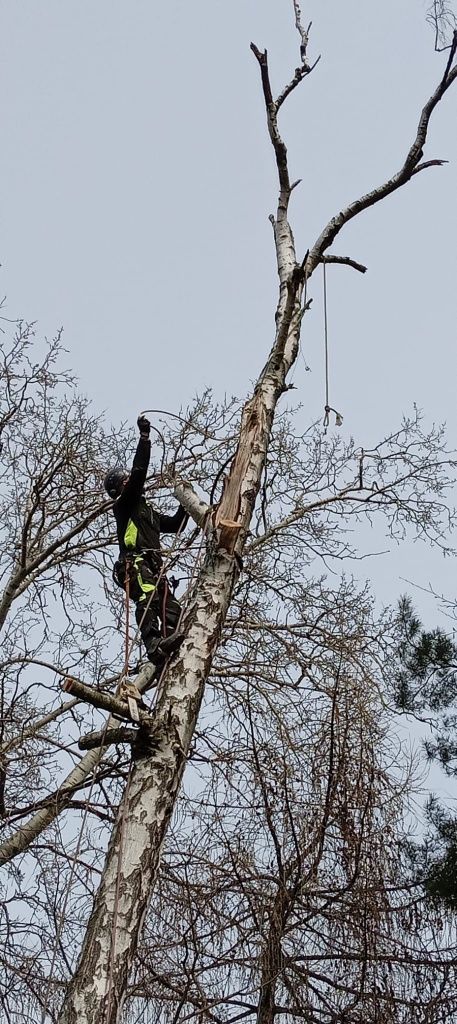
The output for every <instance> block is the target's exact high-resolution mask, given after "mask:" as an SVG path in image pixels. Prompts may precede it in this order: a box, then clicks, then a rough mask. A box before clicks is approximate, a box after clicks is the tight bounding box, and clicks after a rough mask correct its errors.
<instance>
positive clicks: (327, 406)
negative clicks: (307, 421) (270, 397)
mask: <svg viewBox="0 0 457 1024" xmlns="http://www.w3.org/2000/svg"><path fill="white" fill-rule="evenodd" d="M322 270H323V278H324V282H323V284H324V287H323V292H324V351H325V406H324V422H323V427H324V433H325V434H326V433H327V427H328V426H329V424H330V413H331V412H334V413H335V426H336V427H341V425H342V423H343V417H342V415H341V413H340V412H338V410H337V409H333V407H332V406H331V405H330V402H329V369H328V314H327V270H326V265H325V259H323V260H322Z"/></svg>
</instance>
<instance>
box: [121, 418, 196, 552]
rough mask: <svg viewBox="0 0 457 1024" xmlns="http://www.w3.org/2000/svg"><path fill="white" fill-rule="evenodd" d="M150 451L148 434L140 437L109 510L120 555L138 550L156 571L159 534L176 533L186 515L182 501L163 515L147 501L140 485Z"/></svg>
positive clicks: (144, 477) (141, 484)
mask: <svg viewBox="0 0 457 1024" xmlns="http://www.w3.org/2000/svg"><path fill="white" fill-rule="evenodd" d="M150 454H151V442H150V440H149V438H148V437H140V440H139V441H138V447H137V450H136V452H135V458H134V460H133V464H132V469H131V473H130V476H129V479H128V481H127V483H126V484H125V487H124V488H123V490H122V493H121V494H120V495H119V497H118V498H117V500H116V502H115V504H114V506H113V512H114V516H115V519H116V526H117V537H118V541H119V553H120V557H121V558H125V556H126V555H127V554H128V553H129V552H130V553H132V554H142V555H144V557H145V558H146V559H147V561H148V563H149V564H150V566H151V568H152V569H156V570H157V571H158V570H159V569H160V567H161V565H162V556H161V554H160V534H161V533H177V532H178V530H179V528H180V526H182V525H185V524H186V523H187V520H188V518H189V517H188V515H187V512H185V511H184V509H183V507H182V505H179V506H178V509H177V511H176V512H175V514H174V516H167V515H163V514H162V513H161V512H156V510H155V509H154V508H152V506H151V505H148V503H147V501H146V498H145V497H144V494H143V487H144V485H145V482H146V475H147V472H148V466H149V457H150Z"/></svg>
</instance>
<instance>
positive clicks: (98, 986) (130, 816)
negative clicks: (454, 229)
mask: <svg viewBox="0 0 457 1024" xmlns="http://www.w3.org/2000/svg"><path fill="white" fill-rule="evenodd" d="M282 239H283V240H281V242H280V243H279V244H280V257H281V264H282V266H283V268H284V271H283V273H284V285H283V287H282V288H281V296H280V303H279V308H278V317H277V322H278V329H277V335H276V341H275V345H274V347H273V349H272V352H271V354H270V357H269V360H268V362H267V365H266V367H265V369H264V370H263V372H262V374H261V376H260V377H259V380H258V382H257V385H256V388H255V391H254V395H253V396H252V398H251V399H250V400H249V401H248V402H247V403H246V405H245V407H244V410H243V415H242V421H241V428H240V437H239V444H238V449H237V452H236V454H235V456H234V459H233V462H232V466H231V469H230V473H229V476H228V480H227V482H226V486H225V490H224V494H223V497H222V501H221V503H220V507H219V510H218V514H217V518H216V523H215V524H214V525H213V526H212V527H211V528H210V532H209V537H208V543H207V552H206V558H205V562H204V565H203V568H202V570H201V573H200V576H199V579H198V581H197V584H196V587H195V592H194V595H193V598H192V600H191V603H190V607H189V610H188V612H187V615H186V618H185V620H184V623H183V626H184V629H185V632H186V639H185V641H184V643H183V645H182V648H181V651H180V654H179V657H178V658H176V659H175V660H174V661H173V663H172V665H171V668H170V669H169V671H168V672H167V675H166V678H165V682H164V685H163V688H162V692H161V693H160V694H159V696H158V702H157V705H156V721H155V726H154V730H153V734H152V735H151V749H152V752H150V751H147V750H145V751H141V752H140V753H139V754H137V756H135V758H134V763H133V767H132V773H131V779H130V782H129V785H128V787H127V790H126V793H125V797H124V801H123V803H122V806H121V808H120V809H119V813H118V817H117V822H116V826H115V828H114V832H113V836H112V841H111V844H110V847H109V850H108V854H107V860H106V866H105V870H104V873H103V879H102V882H101V885H100V889H99V892H98V894H97V897H96V900H95V904H94V909H93V912H92V915H91V918H90V922H89V925H88V928H87V932H86V937H85V941H84V945H83V949H82V952H81V956H80V960H79V965H78V968H77V971H76V973H75V975H74V977H73V979H72V982H71V984H70V986H69V988H68V992H67V995H66V999H65V1003H64V1007H63V1010H62V1014H61V1016H60V1018H59V1019H60V1021H61V1024H70V1022H71V1024H76V1021H78V1024H83V1022H84V1024H86V1022H87V1024H89V1022H90V1021H94V1020H97V1019H100V1020H103V1021H106V1024H108V1022H109V1024H114V1022H116V1021H119V1020H120V1016H121V1012H122V1004H123V999H124V996H125V990H126V984H127V977H128V973H129V971H130V968H131V965H132V961H133V957H134V953H135V950H136V946H137V942H138V936H139V934H140V930H141V926H142V923H143V920H144V916H145V913H146V910H147V906H148V902H149V899H150V897H151V893H152V889H153V884H154V879H155V877H156V874H157V868H158V864H159V858H160V851H161V848H162V843H163V840H164V837H165V834H166V830H167V826H168V823H169V820H170V817H171V814H172V812H173V808H174V805H175V802H176V798H177V796H178V793H179V788H180V783H181V778H182V773H183V770H184V767H185V763H186V757H187V754H188V751H189V747H190V744H191V741H192V737H193V734H194V729H195V724H196V721H197V717H198V712H199V709H200V704H201V700H202V697H203V692H204V687H205V682H206V680H207V678H208V675H209V672H210V668H211V663H212V658H213V654H214V651H215V650H216V647H217V643H218V639H219V636H220V631H221V627H222V624H223V622H224V619H225V616H226V614H227V609H228V607H229V604H230V597H231V594H232V589H233V585H234V582H235V580H236V578H237V576H238V573H239V571H240V564H241V562H240V559H241V555H242V551H243V547H244V543H245V539H246V535H247V531H248V528H249V523H250V520H251V515H252V511H253V508H254V504H255V500H256V496H257V493H258V490H259V486H260V481H261V477H262V470H263V466H264V461H265V454H266V451H267V446H268V438H269V435H270V431H271V426H272V422H273V416H274V410H275V407H276V403H277V401H278V398H279V397H280V395H281V394H282V392H283V390H284V385H285V380H286V375H287V372H288V370H289V369H290V366H291V365H292V363H293V361H294V359H295V358H296V354H297V348H298V332H299V323H300V319H301V308H300V303H301V293H302V286H303V285H302V280H303V279H302V275H295V276H294V274H293V270H294V267H295V258H294V250H293V242H292V238H291V234H290V232H288V231H285V232H284V230H283V231H282ZM286 268H290V282H287V281H286V274H287V270H286ZM183 497H184V498H185V495H183Z"/></svg>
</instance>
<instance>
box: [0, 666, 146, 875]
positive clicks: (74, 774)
mask: <svg viewBox="0 0 457 1024" xmlns="http://www.w3.org/2000/svg"><path fill="white" fill-rule="evenodd" d="M153 675H154V666H153V665H146V666H145V668H144V669H142V671H141V672H140V673H139V675H138V676H137V677H136V679H135V683H136V685H137V686H138V689H139V690H141V691H143V690H145V689H146V688H147V686H148V684H149V683H150V681H151V678H152V676H153ZM72 703H73V702H72V701H70V702H69V704H68V706H69V707H70V706H71V705H72ZM117 724H118V723H117V721H116V719H114V718H112V717H111V716H110V717H109V718H108V720H107V725H106V728H109V727H111V726H113V725H117ZM108 749H109V747H108V746H104V747H98V749H96V750H90V751H89V752H88V753H87V754H85V755H84V757H82V758H81V760H80V761H79V762H78V764H77V765H76V766H75V767H74V768H73V769H72V770H71V772H70V773H69V774H68V775H67V777H66V779H64V781H63V783H62V785H61V786H59V789H58V790H57V791H56V792H55V793H53V794H52V798H50V801H49V804H48V805H47V806H46V807H43V808H40V810H38V811H36V813H35V814H34V815H32V817H31V818H30V819H29V821H28V822H27V823H26V825H23V826H22V827H21V828H19V829H17V831H16V832H15V833H14V835H12V836H10V837H9V838H8V839H5V841H4V842H3V843H1V844H0V866H1V865H3V864H7V863H8V861H10V860H12V859H13V858H14V857H17V856H18V854H20V853H24V852H25V850H27V849H28V847H29V846H30V845H31V844H32V843H33V842H34V841H35V840H36V839H37V838H38V836H40V835H41V833H42V832H44V830H45V829H46V828H48V826H49V825H51V824H52V822H53V821H54V820H55V819H56V818H57V816H58V815H59V814H60V813H61V811H63V810H64V809H65V807H68V804H69V803H71V800H72V797H73V796H74V794H75V792H76V791H77V790H79V789H80V788H81V786H83V785H84V784H85V783H86V782H87V780H88V779H89V778H90V776H91V775H92V774H93V772H94V771H96V770H98V768H99V766H100V764H101V762H102V761H103V758H104V757H105V754H106V752H107V750H108Z"/></svg>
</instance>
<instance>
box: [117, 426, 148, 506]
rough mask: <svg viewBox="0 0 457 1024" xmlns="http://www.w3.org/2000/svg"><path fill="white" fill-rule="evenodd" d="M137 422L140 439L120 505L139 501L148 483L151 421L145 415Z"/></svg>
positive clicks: (119, 499) (119, 500)
mask: <svg viewBox="0 0 457 1024" xmlns="http://www.w3.org/2000/svg"><path fill="white" fill-rule="evenodd" d="M137 422H138V428H139V431H140V439H139V441H138V444H137V449H136V452H135V456H134V459H133V462H132V468H131V470H130V476H129V478H128V480H127V483H126V484H125V485H124V489H123V491H122V494H121V495H120V497H119V498H118V504H119V505H124V504H125V505H128V504H130V502H132V501H137V500H138V498H139V497H140V495H141V494H142V491H143V488H144V485H145V483H146V476H147V473H148V468H149V459H150V456H151V442H150V440H149V430H150V423H149V420H147V419H146V417H145V416H139V418H138V421H137Z"/></svg>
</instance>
